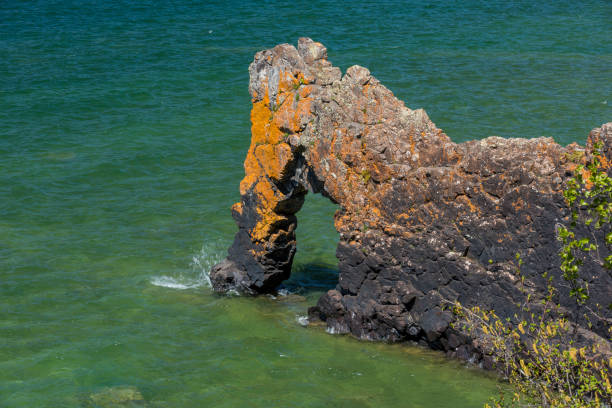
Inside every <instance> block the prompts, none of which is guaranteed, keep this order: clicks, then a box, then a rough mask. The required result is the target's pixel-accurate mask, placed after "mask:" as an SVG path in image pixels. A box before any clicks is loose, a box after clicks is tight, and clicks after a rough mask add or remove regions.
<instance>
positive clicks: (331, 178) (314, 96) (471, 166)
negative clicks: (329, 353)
mask: <svg viewBox="0 0 612 408" xmlns="http://www.w3.org/2000/svg"><path fill="white" fill-rule="evenodd" d="M249 73H250V85H249V90H250V93H251V95H252V98H253V109H252V112H251V122H252V138H251V145H250V148H249V151H248V153H247V157H246V160H245V163H244V167H245V173H246V174H245V177H244V179H243V180H242V182H241V183H240V194H241V196H242V198H241V201H240V202H239V203H237V204H235V205H234V206H233V207H232V215H233V217H234V219H235V220H236V223H237V224H238V228H239V229H238V232H237V234H236V237H235V240H234V243H233V245H232V246H231V248H230V249H229V254H228V257H227V259H226V260H224V261H223V262H221V263H220V264H218V265H216V266H215V267H214V268H213V270H212V271H211V280H212V283H213V287H214V289H215V290H216V291H219V292H224V291H228V290H237V291H239V292H242V293H246V294H259V293H265V292H271V291H274V289H275V288H276V287H277V286H278V285H279V284H280V283H281V282H282V281H283V280H285V279H287V278H288V277H289V274H290V271H291V263H292V260H293V256H294V254H295V250H296V239H295V229H296V225H297V218H296V215H295V214H296V213H297V212H298V211H299V210H300V208H301V206H302V204H303V202H304V198H305V195H306V193H307V191H312V192H315V193H321V194H323V195H324V196H326V197H328V198H329V199H330V200H331V201H332V202H334V203H336V204H338V206H339V210H338V211H337V212H336V215H335V227H336V229H337V231H338V232H339V234H340V242H339V244H338V248H337V253H336V254H337V257H338V261H339V271H340V273H339V282H338V285H337V287H336V289H334V290H330V291H329V292H327V293H326V294H325V295H323V296H322V297H321V299H320V300H319V302H318V304H317V306H316V307H314V308H311V310H310V311H309V313H310V316H311V318H319V319H321V320H323V321H325V322H326V324H327V325H328V327H329V328H330V330H331V331H333V332H338V333H349V332H350V333H352V334H353V335H355V336H357V337H359V338H364V339H370V340H387V341H401V340H415V341H420V342H422V343H426V344H428V345H429V346H431V347H433V348H438V349H444V350H446V351H448V352H449V353H450V354H453V355H457V356H459V357H464V358H470V357H472V354H474V349H473V346H472V345H470V344H468V339H467V338H466V337H465V336H463V335H462V334H461V333H458V332H456V331H455V330H453V329H451V328H450V327H449V323H450V322H451V320H452V315H451V314H450V313H449V312H448V311H445V310H444V305H445V304H446V303H445V301H446V300H450V301H454V300H459V301H460V302H462V303H463V304H464V305H467V306H473V305H480V306H482V307H485V308H489V309H494V310H496V312H498V314H500V315H501V316H511V315H513V314H514V313H515V312H516V311H517V303H520V302H522V301H523V300H524V299H523V298H524V295H523V292H522V291H521V290H519V282H518V278H517V276H516V274H515V269H516V264H515V255H516V254H517V253H519V254H520V256H521V258H522V261H523V264H522V267H521V271H522V274H523V275H524V276H525V277H526V285H527V287H528V288H529V291H531V292H533V293H534V295H535V298H536V299H537V294H538V293H539V292H538V288H544V287H545V279H544V278H543V277H542V274H543V273H545V272H547V273H549V274H552V275H555V276H556V277H557V278H558V276H559V273H560V272H559V259H558V255H557V254H558V250H559V243H558V242H557V240H556V234H555V228H556V226H557V225H559V224H560V223H561V222H563V221H564V220H567V215H568V210H567V209H566V206H565V203H564V199H563V196H562V194H561V192H562V190H563V187H564V180H565V179H567V177H569V176H570V175H571V171H572V170H573V168H574V167H575V166H576V164H574V163H573V162H572V161H571V160H570V157H572V155H573V156H575V155H576V152H578V154H580V152H582V151H584V149H582V148H580V147H579V146H578V145H576V144H572V145H570V146H567V147H562V146H560V145H558V144H556V143H555V142H554V141H553V140H552V139H551V138H538V139H503V138H500V137H489V138H487V139H484V140H475V141H470V142H466V143H461V144H457V143H453V142H452V141H451V140H450V139H449V137H448V136H446V134H444V132H443V131H442V130H440V129H438V128H437V127H436V125H435V124H434V123H433V122H432V121H431V120H430V119H429V117H428V116H427V114H426V113H425V111H423V110H422V109H417V110H411V109H408V108H406V107H405V106H404V103H403V102H401V101H400V100H398V99H396V98H395V97H394V96H393V94H392V92H391V91H389V90H388V89H387V88H385V87H384V86H383V85H381V84H380V82H379V81H378V80H377V79H376V78H374V77H373V76H371V75H370V72H369V71H368V70H367V69H366V68H363V67H359V66H353V67H351V68H349V69H348V70H347V71H346V73H345V74H344V76H343V75H342V74H341V72H340V69H339V68H337V67H333V66H332V65H331V63H330V62H329V61H327V51H326V49H325V47H324V46H323V45H321V44H320V43H317V42H313V41H312V40H310V39H307V38H301V39H300V40H299V43H298V48H297V49H296V48H295V47H293V46H291V45H288V44H281V45H278V46H276V47H274V48H273V49H270V50H265V51H262V52H259V53H257V54H256V55H255V60H254V61H253V63H252V64H251V66H250V67H249ZM594 138H596V139H599V140H601V141H603V142H604V149H606V153H607V154H608V157H610V153H611V151H612V150H611V149H610V146H612V123H608V124H606V125H604V126H603V127H601V128H600V129H596V130H594V131H593V132H591V135H590V139H589V140H591V139H594ZM588 272H589V273H590V275H591V276H592V277H593V279H592V284H591V286H590V294H591V302H592V305H591V306H592V307H594V308H595V307H596V306H595V304H596V303H598V304H599V305H606V306H607V305H608V304H609V303H610V301H611V299H612V279H611V277H610V275H609V274H607V273H605V272H601V271H599V270H597V269H594V268H593V270H589V271H588ZM561 298H562V301H564V302H565V300H567V299H568V297H567V296H561ZM563 306H565V307H566V308H568V313H571V302H569V301H567V302H565V303H563ZM601 313H603V316H601V319H597V318H592V322H593V323H594V325H593V326H592V329H591V331H589V333H590V334H593V333H596V334H598V335H600V336H605V335H606V330H607V327H608V326H609V322H610V318H611V317H612V316H611V314H610V311H609V310H607V309H606V310H603V311H601ZM474 355H477V353H476V354H474Z"/></svg>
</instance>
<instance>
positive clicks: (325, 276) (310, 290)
mask: <svg viewBox="0 0 612 408" xmlns="http://www.w3.org/2000/svg"><path fill="white" fill-rule="evenodd" d="M337 284H338V269H337V268H336V267H333V266H331V265H329V264H328V263H323V262H320V263H318V262H313V263H307V264H302V265H296V266H294V267H293V269H292V271H291V277H290V278H289V279H288V280H286V281H285V282H283V284H282V285H280V286H279V288H278V292H279V293H282V292H283V291H286V292H288V293H291V294H298V295H302V296H304V297H306V298H308V297H309V295H314V294H320V293H321V292H327V291H328V290H330V289H334V288H335V287H336V285H337Z"/></svg>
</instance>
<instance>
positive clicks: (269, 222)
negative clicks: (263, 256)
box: [251, 211, 285, 242]
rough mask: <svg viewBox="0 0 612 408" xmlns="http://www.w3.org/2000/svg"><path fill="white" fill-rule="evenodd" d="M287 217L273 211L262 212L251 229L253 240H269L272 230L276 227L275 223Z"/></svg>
mask: <svg viewBox="0 0 612 408" xmlns="http://www.w3.org/2000/svg"><path fill="white" fill-rule="evenodd" d="M284 218H285V217H283V216H281V215H278V214H276V213H274V212H272V211H267V212H265V213H263V214H261V219H260V220H259V222H258V223H257V224H256V225H255V227H254V228H253V229H252V230H251V240H252V241H253V242H262V241H268V237H269V235H270V232H271V231H272V230H273V229H274V228H273V225H274V223H276V222H278V221H281V220H283V219H284Z"/></svg>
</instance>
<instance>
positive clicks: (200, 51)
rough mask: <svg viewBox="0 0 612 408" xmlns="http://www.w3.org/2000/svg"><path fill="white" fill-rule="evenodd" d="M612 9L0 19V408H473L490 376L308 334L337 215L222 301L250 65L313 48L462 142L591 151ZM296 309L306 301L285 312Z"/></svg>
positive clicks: (97, 13)
mask: <svg viewBox="0 0 612 408" xmlns="http://www.w3.org/2000/svg"><path fill="white" fill-rule="evenodd" d="M611 16H612V5H611V3H610V2H607V1H589V2H570V1H550V2H536V3H534V2H527V1H516V2H501V1H499V2H498V1H475V0H469V1H461V2H458V1H457V2H452V1H449V2H444V3H442V2H435V3H434V2H418V3H417V2H399V1H382V2H378V3H377V4H376V5H375V6H374V5H369V4H367V3H363V4H362V3H359V2H351V3H350V4H348V3H347V4H345V5H343V4H341V3H339V2H329V3H324V2H320V1H309V2H299V1H298V2H292V3H287V4H284V5H280V4H276V3H275V2H270V1H266V2H257V3H256V2H236V1H226V2H220V1H219V2H206V4H198V3H196V2H190V1H183V0H180V1H175V2H152V1H148V2H147V1H145V2H139V3H137V4H135V3H133V2H127V1H126V2H122V1H117V0H110V1H104V2H93V1H91V2H83V1H79V2H76V1H66V0H57V1H42V0H41V1H31V2H18V1H13V0H6V1H3V2H1V3H0V124H1V127H0V129H1V131H0V406H2V407H58V406H62V407H64V406H65V407H78V406H83V405H87V401H90V400H89V397H90V395H91V394H93V393H99V392H105V390H106V389H107V388H108V387H119V386H130V387H136V388H137V389H138V390H139V391H140V393H141V394H142V395H143V397H144V399H145V400H147V401H148V403H149V404H150V406H152V407H195V406H215V407H240V406H252V407H289V406H296V407H324V406H346V407H349V406H350V407H399V406H402V407H404V406H406V407H474V406H479V405H481V402H483V401H485V400H486V399H487V397H488V396H490V395H492V394H493V393H494V392H495V389H496V382H495V381H494V380H493V379H491V378H490V377H488V376H486V375H484V374H483V373H481V372H479V371H477V370H471V369H466V368H464V367H463V366H462V365H461V364H459V363H456V362H449V361H447V360H445V359H444V358H441V357H440V356H439V355H437V354H435V353H431V352H428V351H424V350H421V349H418V348H414V347H409V346H405V345H385V344H372V343H367V342H358V341H356V340H354V339H351V338H347V337H339V336H332V335H329V334H327V333H325V332H324V331H323V330H322V329H317V328H304V327H302V326H301V325H300V322H299V317H300V316H304V315H305V313H306V309H307V308H308V306H311V305H313V304H314V303H315V302H316V299H317V297H318V296H319V295H320V294H321V293H322V292H323V291H324V290H326V289H328V288H330V287H333V286H334V285H335V283H336V280H337V277H336V274H337V272H336V271H335V258H334V251H335V243H336V241H337V235H336V233H335V231H334V230H333V226H332V222H331V218H332V214H333V212H334V211H335V208H334V207H333V205H332V204H330V203H328V202H326V201H325V200H324V199H322V198H321V197H317V196H309V197H308V199H307V203H306V206H305V208H304V209H303V210H302V212H300V226H299V229H298V242H299V249H298V255H297V257H296V262H295V267H294V275H293V277H292V279H291V280H290V281H289V282H287V283H286V285H285V287H286V289H287V290H288V291H289V293H292V294H293V295H291V294H290V295H289V296H281V297H278V298H277V299H271V298H268V297H261V298H257V299H247V298H236V297H218V296H214V295H212V294H211V292H210V290H209V288H208V287H207V285H206V278H205V273H204V272H206V271H207V270H208V268H209V267H210V265H211V264H212V263H214V262H216V261H217V260H219V259H221V258H222V257H223V256H224V254H225V250H226V248H227V246H228V245H229V243H230V242H231V239H232V237H233V234H234V232H235V225H234V223H233V221H232V220H231V217H230V214H229V207H230V205H231V204H232V203H233V202H235V201H237V200H238V191H237V190H238V182H239V180H240V178H241V177H242V175H243V170H242V160H243V159H244V155H245V153H246V149H247V147H248V144H249V133H250V132H249V109H250V100H249V95H248V92H247V85H248V73H247V67H248V64H249V63H250V62H251V60H252V58H253V54H254V53H255V52H256V51H258V50H260V49H263V48H266V47H270V46H273V45H275V44H277V43H280V42H292V43H296V42H297V38H298V37H299V36H304V35H306V36H311V37H313V38H314V39H316V40H318V41H322V42H323V43H325V44H326V45H327V46H328V48H329V57H330V60H331V61H332V62H333V63H334V64H336V65H339V66H340V67H342V69H346V68H347V67H348V66H350V65H353V64H360V65H363V66H367V67H368V68H369V69H370V70H371V71H372V73H373V74H374V75H375V76H376V77H377V78H379V79H380V80H381V81H382V82H383V83H384V84H386V85H387V86H388V87H389V88H390V89H391V90H392V91H393V92H394V93H395V94H396V95H397V96H398V97H400V98H401V99H403V100H405V101H406V104H407V105H408V106H409V107H412V108H418V107H424V108H425V109H426V110H427V112H428V113H429V115H430V117H431V118H432V120H433V121H434V122H435V123H436V124H437V125H438V126H439V127H441V128H442V129H444V130H445V131H446V132H447V133H448V134H449V136H451V138H453V139H454V140H456V141H463V140H468V139H472V138H482V137H486V136H489V135H494V134H495V135H500V136H505V137H509V136H522V137H537V136H551V137H554V138H555V139H556V140H557V141H559V142H561V143H570V142H572V141H579V142H581V141H583V140H584V139H585V137H586V135H587V133H588V131H589V130H590V129H591V128H593V127H595V126H599V125H600V124H601V123H603V122H606V121H609V120H611V118H612V115H611V110H610V103H612V85H611V84H612V81H610V78H611V71H610V67H611V66H612V43H611V42H610V41H609V39H610V38H612V31H611V28H610V25H609V21H610V17H611ZM295 294H297V295H295Z"/></svg>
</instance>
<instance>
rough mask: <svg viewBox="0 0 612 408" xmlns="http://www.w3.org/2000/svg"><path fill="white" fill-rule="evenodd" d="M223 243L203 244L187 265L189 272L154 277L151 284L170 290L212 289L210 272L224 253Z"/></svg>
mask: <svg viewBox="0 0 612 408" xmlns="http://www.w3.org/2000/svg"><path fill="white" fill-rule="evenodd" d="M225 247H226V245H225V243H221V242H211V243H205V244H204V245H203V246H202V249H201V250H200V252H199V253H197V254H195V255H194V256H193V257H192V259H191V262H190V263H189V267H190V269H191V270H190V271H184V272H180V273H177V274H175V275H173V276H166V275H163V276H154V277H153V278H151V281H150V282H151V284H152V285H155V286H162V287H165V288H170V289H178V290H185V289H193V288H199V287H202V286H204V287H209V288H210V287H212V284H211V282H210V270H211V268H212V267H213V266H214V265H216V264H217V263H219V262H221V260H222V259H223V257H224V253H225Z"/></svg>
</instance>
